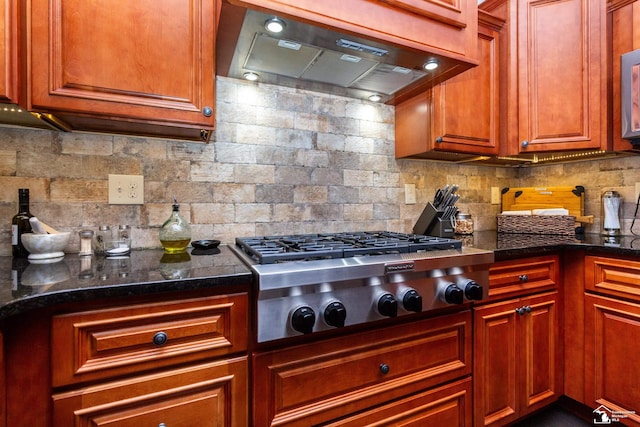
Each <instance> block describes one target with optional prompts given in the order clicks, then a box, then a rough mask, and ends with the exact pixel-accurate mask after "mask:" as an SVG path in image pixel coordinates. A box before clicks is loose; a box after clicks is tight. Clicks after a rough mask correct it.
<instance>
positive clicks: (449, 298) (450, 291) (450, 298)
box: [444, 283, 464, 304]
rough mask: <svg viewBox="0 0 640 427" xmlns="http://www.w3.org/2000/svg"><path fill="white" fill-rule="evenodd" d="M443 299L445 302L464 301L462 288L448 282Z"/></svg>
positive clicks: (456, 302) (460, 302) (459, 302)
mask: <svg viewBox="0 0 640 427" xmlns="http://www.w3.org/2000/svg"><path fill="white" fill-rule="evenodd" d="M444 301H445V302H446V303H447V304H462V303H463V301H464V293H463V292H462V289H460V288H459V287H457V286H456V285H454V284H453V283H451V284H449V285H448V286H447V287H446V289H445V290H444Z"/></svg>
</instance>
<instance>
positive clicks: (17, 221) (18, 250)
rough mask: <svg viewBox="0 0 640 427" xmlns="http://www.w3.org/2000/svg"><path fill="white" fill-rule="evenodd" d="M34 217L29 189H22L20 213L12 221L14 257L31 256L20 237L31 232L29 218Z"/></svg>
mask: <svg viewBox="0 0 640 427" xmlns="http://www.w3.org/2000/svg"><path fill="white" fill-rule="evenodd" d="M32 216H33V215H31V213H30V212H29V189H28V188H21V189H19V190H18V213H17V214H15V215H14V216H13V219H12V220H11V249H12V252H13V256H14V257H18V258H26V257H27V256H29V252H28V251H27V250H26V249H25V247H24V246H23V245H22V241H21V240H20V237H21V236H22V234H24V233H30V232H31V223H30V222H29V218H31V217H32Z"/></svg>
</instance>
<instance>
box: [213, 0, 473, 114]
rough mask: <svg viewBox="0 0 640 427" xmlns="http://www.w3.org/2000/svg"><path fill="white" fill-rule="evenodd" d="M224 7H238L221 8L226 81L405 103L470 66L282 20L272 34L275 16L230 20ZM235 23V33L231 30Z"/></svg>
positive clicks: (249, 14)
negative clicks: (268, 26) (247, 77)
mask: <svg viewBox="0 0 640 427" xmlns="http://www.w3.org/2000/svg"><path fill="white" fill-rule="evenodd" d="M225 7H227V8H234V7H235V8H236V9H235V10H233V12H229V13H230V14H231V15H234V17H235V16H236V15H238V14H239V12H238V10H239V9H241V8H238V7H236V6H232V5H228V4H227V3H223V15H222V17H221V19H220V28H219V30H218V37H217V43H218V46H217V49H216V51H217V52H218V73H219V74H221V75H226V76H228V77H235V78H243V76H244V74H245V73H256V74H259V76H260V78H259V81H260V82H263V83H269V84H275V85H281V86H287V87H295V88H301V89H308V90H314V91H318V92H324V93H329V94H335V95H342V96H350V97H355V98H360V99H369V97H370V96H372V95H378V96H380V97H381V101H382V102H386V103H391V104H393V103H395V101H396V100H397V99H398V97H399V96H404V97H405V98H406V97H407V96H408V94H409V93H410V91H413V93H417V92H418V91H421V90H425V89H427V88H428V87H429V86H430V85H432V84H435V83H439V82H440V81H442V80H444V79H446V78H448V77H452V76H453V75H455V74H458V73H459V72H461V71H462V70H464V69H467V68H469V67H470V66H471V65H469V64H466V66H465V65H462V66H461V65H460V64H459V63H458V62H456V61H454V60H451V59H449V58H441V57H437V56H436V55H434V54H432V53H429V52H421V51H416V50H412V49H408V48H400V47H397V46H391V45H388V44H383V43H380V42H377V41H373V40H367V39H364V38H361V37H358V36H355V35H352V34H343V33H340V32H337V31H334V30H332V29H329V28H324V27H323V28H320V27H316V26H313V25H310V24H307V23H300V22H297V21H292V20H284V19H281V18H278V19H279V20H280V21H281V22H283V23H284V30H283V31H282V32H281V33H280V34H278V35H272V34H268V33H267V32H266V31H265V22H267V21H268V20H269V19H272V18H274V16H273V15H267V14H264V13H261V12H258V11H255V10H251V9H246V10H245V9H242V12H243V14H244V15H243V16H242V17H241V18H237V19H235V20H234V19H228V18H227V16H225ZM234 21H235V22H237V24H235V25H236V27H239V28H235V29H234V24H233V22H234ZM240 22H241V24H240ZM225 25H228V26H229V27H225ZM430 60H431V61H433V60H435V61H436V62H438V63H440V67H439V69H438V70H437V71H427V70H425V68H424V65H425V64H426V63H427V62H428V61H430ZM454 69H455V70H456V72H455V73H453V72H452V70H454ZM443 76H444V77H443Z"/></svg>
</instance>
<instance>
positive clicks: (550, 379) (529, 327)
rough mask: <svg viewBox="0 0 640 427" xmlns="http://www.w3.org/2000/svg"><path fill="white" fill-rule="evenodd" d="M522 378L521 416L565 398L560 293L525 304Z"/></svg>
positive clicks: (521, 342)
mask: <svg viewBox="0 0 640 427" xmlns="http://www.w3.org/2000/svg"><path fill="white" fill-rule="evenodd" d="M522 307H524V308H525V314H522V315H518V316H519V318H518V320H519V321H520V322H521V330H520V333H521V340H520V343H519V345H520V350H521V357H522V359H521V364H520V368H521V370H520V372H519V375H520V378H521V380H522V387H523V390H522V392H523V394H522V397H521V402H522V415H525V414H528V413H531V412H533V411H535V410H538V409H541V408H542V407H544V406H546V405H548V404H549V403H551V402H552V401H554V400H556V399H557V398H558V397H560V396H561V395H562V381H563V378H562V361H563V357H562V354H563V353H562V334H561V333H560V319H559V315H560V308H559V298H558V293H557V292H554V293H553V294H549V295H543V296H537V297H531V298H527V299H523V300H522V304H521V305H520V307H519V308H518V309H521V308H522Z"/></svg>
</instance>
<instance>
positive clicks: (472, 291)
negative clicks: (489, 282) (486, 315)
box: [464, 280, 482, 301]
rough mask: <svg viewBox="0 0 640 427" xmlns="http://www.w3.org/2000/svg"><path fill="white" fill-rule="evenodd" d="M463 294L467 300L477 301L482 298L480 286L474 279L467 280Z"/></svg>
mask: <svg viewBox="0 0 640 427" xmlns="http://www.w3.org/2000/svg"><path fill="white" fill-rule="evenodd" d="M464 296H465V297H467V299H468V300H472V301H479V300H481V299H482V286H480V285H478V283H477V282H476V281H475V280H469V281H468V282H467V284H466V285H465V287H464Z"/></svg>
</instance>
